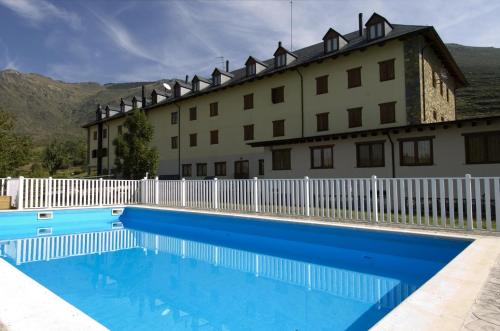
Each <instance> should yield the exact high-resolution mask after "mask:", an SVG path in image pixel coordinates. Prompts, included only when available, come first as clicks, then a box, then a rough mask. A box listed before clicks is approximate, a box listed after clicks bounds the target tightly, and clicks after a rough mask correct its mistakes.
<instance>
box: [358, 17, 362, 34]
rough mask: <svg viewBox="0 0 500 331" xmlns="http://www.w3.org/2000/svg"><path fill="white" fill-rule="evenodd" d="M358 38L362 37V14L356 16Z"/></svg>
mask: <svg viewBox="0 0 500 331" xmlns="http://www.w3.org/2000/svg"><path fill="white" fill-rule="evenodd" d="M358 22H359V36H360V37H363V13H359V14H358Z"/></svg>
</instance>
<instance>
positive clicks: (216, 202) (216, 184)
mask: <svg viewBox="0 0 500 331" xmlns="http://www.w3.org/2000/svg"><path fill="white" fill-rule="evenodd" d="M213 199H214V209H219V180H218V179H217V178H214V196H213Z"/></svg>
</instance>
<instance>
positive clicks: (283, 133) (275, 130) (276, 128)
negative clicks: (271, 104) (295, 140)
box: [273, 120, 285, 137]
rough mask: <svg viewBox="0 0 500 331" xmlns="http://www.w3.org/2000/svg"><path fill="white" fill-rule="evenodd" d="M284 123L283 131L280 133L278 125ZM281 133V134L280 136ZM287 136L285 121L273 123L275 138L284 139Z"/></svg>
mask: <svg viewBox="0 0 500 331" xmlns="http://www.w3.org/2000/svg"><path fill="white" fill-rule="evenodd" d="M280 123H282V124H283V125H282V126H281V129H280V130H279V132H278V129H279V127H278V126H277V125H278V124H280ZM279 133H281V134H279ZM284 136H285V120H275V121H273V137H284Z"/></svg>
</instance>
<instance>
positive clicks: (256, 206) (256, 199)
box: [253, 177, 259, 213]
mask: <svg viewBox="0 0 500 331" xmlns="http://www.w3.org/2000/svg"><path fill="white" fill-rule="evenodd" d="M253 204H254V211H255V212H256V213H258V212H259V179H258V178H257V177H254V178H253Z"/></svg>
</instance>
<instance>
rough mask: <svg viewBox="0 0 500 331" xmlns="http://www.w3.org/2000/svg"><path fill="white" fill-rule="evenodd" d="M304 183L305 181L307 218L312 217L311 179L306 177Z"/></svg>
mask: <svg viewBox="0 0 500 331" xmlns="http://www.w3.org/2000/svg"><path fill="white" fill-rule="evenodd" d="M304 181H305V190H304V191H305V193H304V195H305V197H304V204H305V207H306V216H310V215H311V210H310V206H309V205H310V201H309V177H308V176H305V177H304Z"/></svg>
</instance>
